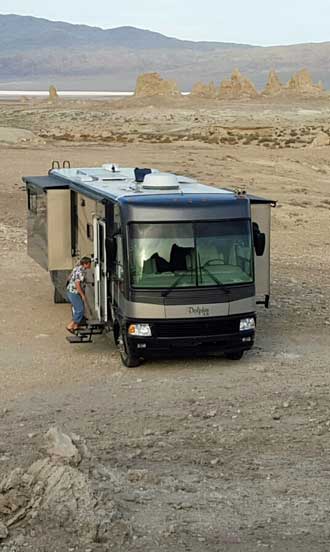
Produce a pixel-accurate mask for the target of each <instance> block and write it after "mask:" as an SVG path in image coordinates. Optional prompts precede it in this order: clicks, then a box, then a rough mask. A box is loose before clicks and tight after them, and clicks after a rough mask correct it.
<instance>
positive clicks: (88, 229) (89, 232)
mask: <svg viewBox="0 0 330 552" xmlns="http://www.w3.org/2000/svg"><path fill="white" fill-rule="evenodd" d="M86 234H87V238H88V239H89V240H91V241H93V225H92V224H90V223H89V222H87V226H86Z"/></svg>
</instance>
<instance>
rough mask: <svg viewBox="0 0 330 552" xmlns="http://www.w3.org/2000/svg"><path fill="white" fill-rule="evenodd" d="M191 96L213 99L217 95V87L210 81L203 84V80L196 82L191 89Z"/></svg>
mask: <svg viewBox="0 0 330 552" xmlns="http://www.w3.org/2000/svg"><path fill="white" fill-rule="evenodd" d="M191 96H194V97H197V98H209V99H214V98H216V97H217V87H216V86H215V84H214V82H213V81H211V82H210V83H209V84H204V83H203V82H200V81H199V82H196V84H194V86H193V87H192V90H191Z"/></svg>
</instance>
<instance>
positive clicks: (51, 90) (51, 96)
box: [48, 84, 58, 102]
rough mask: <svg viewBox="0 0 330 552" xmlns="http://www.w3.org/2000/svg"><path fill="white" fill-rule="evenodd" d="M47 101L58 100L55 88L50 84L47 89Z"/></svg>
mask: <svg viewBox="0 0 330 552" xmlns="http://www.w3.org/2000/svg"><path fill="white" fill-rule="evenodd" d="M48 99H49V100H50V101H52V102H54V101H56V100H58V93H57V90H56V87H55V86H54V85H53V84H51V85H50V87H49V98H48Z"/></svg>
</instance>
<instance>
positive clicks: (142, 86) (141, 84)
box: [134, 73, 181, 97]
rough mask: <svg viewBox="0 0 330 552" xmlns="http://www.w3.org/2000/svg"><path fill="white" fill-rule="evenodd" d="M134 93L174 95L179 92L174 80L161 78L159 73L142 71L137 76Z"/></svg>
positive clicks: (137, 94)
mask: <svg viewBox="0 0 330 552" xmlns="http://www.w3.org/2000/svg"><path fill="white" fill-rule="evenodd" d="M134 95H135V96H136V97H143V96H144V97H146V96H166V97H176V96H181V92H180V90H179V88H178V85H177V84H176V82H175V81H174V80H165V79H162V78H161V76H160V75H159V73H144V74H143V75H139V77H138V78H137V81H136V87H135V92H134Z"/></svg>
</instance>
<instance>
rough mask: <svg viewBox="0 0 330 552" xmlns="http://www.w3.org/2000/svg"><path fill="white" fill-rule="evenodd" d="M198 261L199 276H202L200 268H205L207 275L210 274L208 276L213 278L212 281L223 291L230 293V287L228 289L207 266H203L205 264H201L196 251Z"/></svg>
mask: <svg viewBox="0 0 330 552" xmlns="http://www.w3.org/2000/svg"><path fill="white" fill-rule="evenodd" d="M197 259H198V261H197V264H198V267H197V268H198V273H199V274H200V275H201V278H202V274H201V272H202V270H205V272H206V274H207V275H208V276H210V278H211V279H212V280H213V282H215V283H216V284H217V285H218V286H219V287H221V288H222V289H223V291H224V292H225V293H230V289H228V287H227V286H226V284H224V283H223V282H221V280H219V279H218V278H217V277H216V276H214V274H212V272H210V271H209V270H207V268H206V267H205V264H204V265H203V266H202V265H201V259H200V256H199V253H198V257H197Z"/></svg>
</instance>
